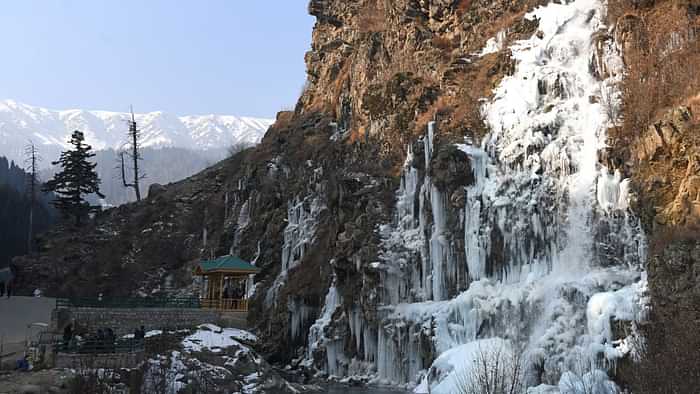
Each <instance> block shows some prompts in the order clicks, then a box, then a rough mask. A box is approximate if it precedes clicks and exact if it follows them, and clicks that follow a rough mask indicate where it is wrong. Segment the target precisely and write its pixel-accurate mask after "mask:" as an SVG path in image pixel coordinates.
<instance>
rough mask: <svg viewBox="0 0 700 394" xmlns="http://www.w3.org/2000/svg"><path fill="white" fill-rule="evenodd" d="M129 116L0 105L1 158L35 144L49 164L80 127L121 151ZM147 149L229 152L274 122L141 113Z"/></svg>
mask: <svg viewBox="0 0 700 394" xmlns="http://www.w3.org/2000/svg"><path fill="white" fill-rule="evenodd" d="M128 117H129V114H127V113H123V112H108V111H86V110H81V109H72V110H65V111H56V110H49V109H46V108H40V107H34V106H31V105H27V104H22V103H18V102H16V101H13V100H5V101H0V155H3V156H6V157H8V158H9V159H11V160H15V161H18V160H19V161H20V162H21V161H22V152H23V150H24V146H25V145H26V144H27V142H28V141H29V140H32V141H34V143H36V144H37V145H39V148H40V150H41V152H42V155H43V156H44V158H45V160H44V163H43V164H44V166H48V165H49V162H50V161H51V160H55V159H56V158H57V157H58V152H60V150H61V149H63V148H65V147H66V144H67V141H68V139H69V135H70V133H71V132H72V131H73V130H76V129H79V130H81V131H83V132H84V133H85V136H86V139H87V142H88V143H89V144H90V145H92V147H93V148H94V149H95V150H102V149H110V148H111V149H118V148H119V147H121V145H122V144H123V143H124V140H125V133H126V129H127V125H126V120H127V119H128ZM136 121H137V123H138V124H139V127H140V128H141V131H142V133H143V146H144V147H151V148H162V147H175V148H187V149H194V150H211V149H226V148H228V147H229V146H231V145H233V144H237V143H257V142H259V141H260V139H261V138H262V136H263V135H264V134H265V131H267V128H268V127H269V126H270V125H271V124H272V123H273V120H272V119H259V118H248V117H238V116H222V115H204V116H182V117H178V116H175V115H171V114H167V113H164V112H160V111H159V112H150V113H146V114H137V115H136Z"/></svg>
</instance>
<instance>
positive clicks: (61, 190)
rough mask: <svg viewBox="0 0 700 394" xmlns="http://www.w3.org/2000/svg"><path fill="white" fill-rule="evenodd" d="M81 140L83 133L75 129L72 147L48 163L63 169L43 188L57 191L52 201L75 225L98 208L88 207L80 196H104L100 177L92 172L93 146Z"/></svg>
mask: <svg viewBox="0 0 700 394" xmlns="http://www.w3.org/2000/svg"><path fill="white" fill-rule="evenodd" d="M83 141H85V136H84V135H83V133H82V132H81V131H78V130H76V131H74V132H73V135H72V136H71V140H70V144H71V145H73V149H72V150H67V151H65V152H62V153H61V157H60V158H59V159H58V161H55V162H53V163H51V164H53V165H57V164H60V165H61V168H62V170H61V171H60V172H58V173H57V174H56V175H54V177H53V179H51V180H50V181H48V182H46V185H45V187H44V189H45V190H47V191H53V192H55V193H56V195H57V196H56V199H55V200H54V201H53V202H52V204H53V205H54V206H55V207H56V208H58V209H59V210H60V211H61V212H62V213H63V215H64V216H73V217H74V218H75V224H76V226H79V225H80V221H81V219H82V218H84V217H85V216H87V214H88V213H90V212H91V211H94V210H96V208H97V207H94V206H91V205H90V203H88V202H87V201H86V200H85V199H84V198H83V196H84V195H87V194H90V193H95V194H97V195H98V196H100V197H101V198H104V195H103V194H102V193H100V178H99V177H98V176H97V172H96V171H95V167H96V166H97V164H95V163H92V162H90V161H89V159H90V158H91V157H94V156H95V154H94V153H92V147H91V146H90V145H87V144H84V143H83Z"/></svg>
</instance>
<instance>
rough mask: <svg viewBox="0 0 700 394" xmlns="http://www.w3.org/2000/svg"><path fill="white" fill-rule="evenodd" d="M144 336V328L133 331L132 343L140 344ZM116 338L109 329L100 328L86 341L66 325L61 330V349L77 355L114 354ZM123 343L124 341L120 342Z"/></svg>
mask: <svg viewBox="0 0 700 394" xmlns="http://www.w3.org/2000/svg"><path fill="white" fill-rule="evenodd" d="M145 336H146V329H145V328H144V326H141V327H140V328H137V329H136V330H134V341H135V342H136V343H138V344H142V343H143V340H144V338H145ZM119 341H120V340H119V339H118V338H117V335H116V334H115V332H114V330H113V329H112V328H110V327H106V328H100V329H98V330H97V332H96V333H94V334H93V335H88V336H87V338H86V339H83V338H80V337H78V336H77V335H75V331H74V328H73V324H68V325H67V326H66V327H65V328H64V329H63V348H64V349H65V350H68V351H78V352H79V353H89V352H92V353H114V352H115V351H116V348H117V343H118V342H119ZM121 341H122V342H124V340H121Z"/></svg>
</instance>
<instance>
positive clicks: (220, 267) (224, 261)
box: [199, 255, 260, 273]
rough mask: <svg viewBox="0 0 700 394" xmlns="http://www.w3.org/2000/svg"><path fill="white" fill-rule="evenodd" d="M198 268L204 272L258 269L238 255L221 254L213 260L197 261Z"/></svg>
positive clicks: (254, 270) (251, 270) (254, 271)
mask: <svg viewBox="0 0 700 394" xmlns="http://www.w3.org/2000/svg"><path fill="white" fill-rule="evenodd" d="M199 269H200V270H201V271H202V272H204V273H207V272H215V271H250V273H256V272H259V271H260V269H259V268H258V267H256V266H254V265H252V264H250V263H249V262H247V261H244V260H242V259H241V258H240V257H238V256H232V255H228V256H221V257H219V258H217V259H215V260H207V261H202V262H201V263H199Z"/></svg>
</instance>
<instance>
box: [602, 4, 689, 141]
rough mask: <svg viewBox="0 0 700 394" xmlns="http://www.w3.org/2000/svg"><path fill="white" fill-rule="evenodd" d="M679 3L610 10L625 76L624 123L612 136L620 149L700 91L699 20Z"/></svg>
mask: <svg viewBox="0 0 700 394" xmlns="http://www.w3.org/2000/svg"><path fill="white" fill-rule="evenodd" d="M681 3H683V2H682V1H666V2H661V3H660V4H659V5H658V6H656V7H654V8H650V9H643V8H642V9H639V8H635V6H633V5H632V4H630V3H628V2H624V1H620V0H619V1H616V2H614V3H613V5H612V7H611V17H614V16H615V15H620V16H618V18H617V22H618V23H617V26H618V40H621V41H623V45H624V59H625V65H626V68H627V75H626V78H625V80H624V82H623V84H622V92H623V103H624V104H623V107H624V108H623V112H624V122H623V125H622V127H621V128H620V129H619V130H618V131H617V132H616V133H613V138H614V139H615V140H616V142H617V143H618V144H619V146H625V145H629V144H630V143H631V142H633V141H634V139H635V138H636V137H637V136H639V134H640V132H641V131H642V130H644V129H646V127H648V126H649V125H650V124H652V123H653V122H654V121H655V120H656V119H658V118H659V117H660V116H661V114H663V113H664V112H666V111H667V109H668V108H669V107H672V106H675V105H679V104H682V103H685V102H688V101H689V100H690V98H692V97H696V95H697V94H698V92H700V73H698V72H697V70H698V69H700V41H699V40H698V37H697V35H698V33H699V32H700V18H698V17H697V16H695V17H693V16H692V15H689V14H688V8H687V7H682V6H681V5H682V4H681Z"/></svg>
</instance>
